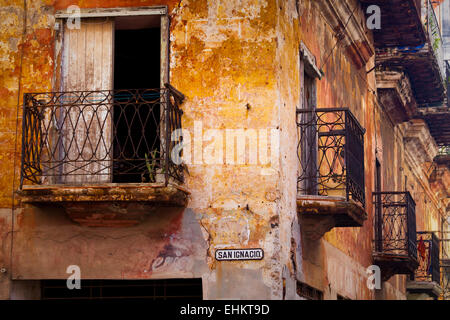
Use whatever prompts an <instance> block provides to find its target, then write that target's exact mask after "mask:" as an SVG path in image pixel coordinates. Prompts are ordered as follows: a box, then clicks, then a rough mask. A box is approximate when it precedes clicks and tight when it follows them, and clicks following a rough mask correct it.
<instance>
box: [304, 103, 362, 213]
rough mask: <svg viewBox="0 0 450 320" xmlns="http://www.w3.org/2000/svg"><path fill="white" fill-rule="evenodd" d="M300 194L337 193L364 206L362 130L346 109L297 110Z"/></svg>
mask: <svg viewBox="0 0 450 320" xmlns="http://www.w3.org/2000/svg"><path fill="white" fill-rule="evenodd" d="M297 117H298V119H297V126H298V129H299V144H298V151H297V154H298V158H299V160H300V166H301V171H300V172H301V174H300V177H299V178H298V191H299V192H300V193H301V194H308V195H310V194H319V195H340V194H343V193H345V195H346V198H347V200H349V199H353V200H355V201H357V202H359V203H360V204H361V205H362V206H363V207H364V206H365V193H364V133H365V130H364V129H363V128H362V127H361V126H360V124H359V123H358V120H357V119H356V118H355V116H354V115H353V114H352V113H351V112H350V110H348V109H317V110H297Z"/></svg>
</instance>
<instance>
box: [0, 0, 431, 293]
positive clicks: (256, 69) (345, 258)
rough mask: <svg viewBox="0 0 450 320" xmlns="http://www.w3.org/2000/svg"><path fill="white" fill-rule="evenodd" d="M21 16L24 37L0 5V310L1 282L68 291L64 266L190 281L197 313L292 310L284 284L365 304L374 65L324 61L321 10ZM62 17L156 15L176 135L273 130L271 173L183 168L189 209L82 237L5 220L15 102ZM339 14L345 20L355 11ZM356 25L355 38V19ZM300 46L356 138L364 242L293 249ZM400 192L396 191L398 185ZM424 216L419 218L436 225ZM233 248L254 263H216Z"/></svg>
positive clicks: (58, 215)
mask: <svg viewBox="0 0 450 320" xmlns="http://www.w3.org/2000/svg"><path fill="white" fill-rule="evenodd" d="M26 3H27V13H28V14H27V28H26V33H25V34H22V32H23V23H22V21H23V17H24V16H23V14H24V10H23V1H10V0H9V1H0V37H1V38H0V68H1V72H0V99H1V101H2V103H1V104H0V121H1V124H2V126H1V129H0V130H1V131H0V138H1V139H0V148H1V150H0V168H1V172H2V175H1V177H0V207H3V208H5V209H2V210H3V211H0V239H1V241H2V242H1V246H0V267H1V266H2V265H7V266H8V265H10V262H11V259H10V252H11V247H10V244H11V229H12V228H11V225H12V223H13V222H12V217H13V216H14V242H13V259H12V269H11V270H10V269H9V268H8V272H7V274H0V298H8V297H9V295H10V293H9V291H10V289H9V288H10V287H14V285H13V284H14V282H11V281H9V279H10V278H11V277H12V278H13V279H44V278H66V277H67V274H66V273H65V270H66V268H67V266H68V265H70V264H78V265H80V266H81V270H82V277H85V278H103V279H105V278H106V279H121V278H127V279H146V278H173V277H202V278H203V291H204V298H206V299H215V298H231V299H282V298H286V299H294V298H297V295H296V292H295V291H296V289H295V287H296V285H295V282H296V280H299V281H303V282H306V283H308V284H310V285H312V286H314V287H316V288H318V289H320V290H323V291H324V295H325V298H328V299H335V298H336V295H337V294H340V295H343V296H345V297H348V298H352V299H372V298H374V297H375V295H374V293H373V292H371V291H370V290H368V289H367V287H366V285H365V284H366V278H365V277H364V275H365V274H364V272H365V269H366V268H367V267H368V266H369V265H371V264H372V258H371V254H372V238H373V231H372V229H373V227H372V226H373V217H372V215H373V210H372V206H371V201H369V200H370V197H371V191H372V190H373V187H374V180H373V177H374V163H375V148H376V146H377V144H376V141H379V143H380V141H383V139H382V138H381V137H380V136H377V137H376V130H375V124H376V123H377V122H379V121H384V120H383V117H382V116H380V115H379V114H377V116H376V117H375V114H376V113H375V112H374V108H375V107H374V101H373V100H374V95H373V89H374V88H375V74H374V72H371V73H369V74H367V72H366V71H367V70H370V69H372V67H373V65H374V59H373V57H372V58H370V59H369V60H368V62H367V64H366V65H365V66H364V67H362V68H360V67H358V65H357V63H355V61H354V60H353V59H352V55H351V54H350V53H351V52H352V51H351V50H352V48H349V47H347V46H346V45H343V44H339V45H338V46H336V48H334V45H335V42H336V30H333V28H332V26H331V25H330V21H329V19H328V18H327V17H325V16H324V14H323V12H322V10H321V5H324V3H325V0H320V1H312V0H303V1H294V0H227V1H219V0H217V1H211V0H209V1H207V0H159V1H158V0H142V1H137V0H106V1H94V0H91V1H87V0H85V1H83V0H78V1H77V0H27V1H26ZM72 4H75V5H78V6H80V7H82V8H96V7H103V8H107V7H132V6H151V5H168V8H169V13H170V17H171V25H170V80H171V84H172V85H173V86H174V87H175V88H177V89H178V90H180V91H181V92H182V93H183V94H185V95H186V100H185V102H184V104H183V105H182V109H183V111H184V116H183V119H182V121H183V128H185V129H188V130H189V131H190V132H191V134H202V133H205V132H206V131H207V130H208V129H274V130H277V131H278V132H279V138H278V139H279V140H278V141H279V142H280V150H279V152H278V155H279V158H278V160H277V161H276V162H275V163H272V166H271V167H269V166H265V167H262V166H258V165H205V164H201V163H202V161H201V160H202V159H194V161H197V162H194V164H192V165H189V172H190V175H189V176H188V177H187V181H186V184H185V188H186V189H187V190H189V191H190V192H191V195H190V202H189V205H188V208H187V209H185V210H179V209H176V208H167V209H165V210H160V211H158V213H157V214H156V215H154V216H152V217H150V218H149V219H148V220H146V221H145V222H144V223H142V224H140V225H138V226H135V227H129V228H119V229H111V228H88V227H81V226H78V225H76V224H74V223H73V222H71V221H70V220H69V219H68V218H67V217H66V216H65V215H64V214H63V213H62V212H61V211H58V210H39V209H36V208H30V207H16V208H14V215H12V214H11V207H12V204H13V197H12V194H13V190H15V189H17V187H18V181H17V179H18V176H19V171H18V170H19V165H20V152H19V149H18V148H17V149H16V146H20V128H21V125H20V124H21V109H19V112H18V114H19V117H18V118H17V116H16V115H17V107H18V105H19V106H20V105H21V101H22V93H23V92H36V91H49V90H52V86H51V84H52V80H53V78H54V74H53V69H54V65H55V63H54V60H55V59H54V57H53V54H54V47H53V46H54V36H55V34H54V31H53V23H54V18H53V16H52V14H53V12H54V10H62V9H65V8H67V7H68V6H69V5H72ZM348 4H349V6H350V8H354V7H355V6H356V5H357V2H356V0H351V1H348ZM355 12H356V13H355V15H356V19H357V20H361V24H363V21H364V14H363V12H362V10H361V9H360V8H359V9H358V10H356V11H355ZM368 35H369V36H370V33H368ZM300 41H303V42H304V43H305V44H306V46H307V47H308V49H309V50H310V51H311V52H312V53H313V55H314V56H315V58H316V62H317V65H318V66H319V67H323V71H324V74H325V75H324V77H323V79H322V80H320V81H319V80H318V81H317V105H318V107H348V108H350V109H351V110H352V112H353V113H354V114H355V115H356V117H357V118H358V120H359V122H360V123H361V125H362V126H363V127H365V128H366V135H365V149H366V152H365V161H366V162H365V168H366V198H367V200H368V201H367V212H368V213H369V218H368V220H367V221H366V222H365V224H364V226H363V227H362V228H340V229H333V230H332V231H331V232H329V233H327V234H326V235H325V236H324V238H323V239H321V240H320V241H316V242H312V241H310V240H306V239H302V237H301V226H300V227H299V225H298V221H297V214H296V202H295V199H296V182H297V181H296V180H297V176H298V172H297V161H298V159H297V155H296V152H293V150H296V148H297V139H298V138H297V131H296V124H295V116H296V114H295V110H296V108H298V107H299V100H300V97H299V92H300V85H301V83H302V81H303V79H302V77H301V76H300V74H299V69H300V68H299V46H300ZM370 41H372V40H370ZM358 46H360V47H362V45H361V44H358ZM333 48H334V50H333ZM332 50H333V51H332ZM361 51H362V49H361ZM22 54H23V56H22ZM326 59H328V60H327V63H326V64H325V60H326ZM21 61H23V63H21ZM21 66H22V67H21ZM21 70H22V71H21ZM21 73H22V76H21V77H20V74H21ZM19 79H20V90H19ZM18 100H19V101H18ZM247 106H249V108H248V107H247ZM17 121H18V123H19V126H18V127H16V122H17ZM196 121H202V125H203V132H200V133H199V132H194V124H195V122H196ZM16 128H19V131H18V133H19V134H18V135H16ZM377 128H378V129H377V130H378V134H380V132H384V133H382V134H384V135H385V134H387V133H388V132H389V134H390V132H391V130H392V128H388V129H380V128H379V126H378V127H377ZM397 137H399V135H398V134H397ZM16 138H17V140H16ZM197 138H198V137H197ZM384 138H385V137H384ZM252 142H255V141H252ZM206 144H207V143H206ZM401 145H402V144H401V141H398V143H397V144H396V145H395V146H394V147H395V148H396V149H395V153H394V151H392V150H390V148H391V146H390V145H389V146H387V145H386V146H384V148H383V152H384V153H383V154H384V160H383V161H384V162H391V161H394V162H395V161H396V160H395V159H398V160H401V161H402V163H403V161H405V160H404V158H403V154H404V151H403V150H402V147H401ZM195 156H196V155H195V153H194V157H195ZM393 159H394V160H393ZM14 164H15V166H14ZM386 166H388V164H386ZM402 166H403V165H402ZM398 170H400V168H398V167H395V166H394V167H393V168H392V171H391V169H389V170H388V171H387V172H386V173H385V179H386V181H389V184H391V183H392V182H391V181H392V180H395V178H394V176H395V174H394V173H393V172H395V171H398ZM408 170H409V169H408ZM14 173H15V174H14ZM411 175H412V174H411ZM14 178H15V179H14ZM400 181H401V179H400V178H398V180H397V182H396V184H397V185H399V184H400ZM408 181H414V180H408ZM13 183H14V185H13ZM431 199H435V198H433V197H431ZM433 201H435V200H433ZM435 203H437V202H436V201H435V202H433V204H432V205H431V204H430V206H431V207H432V208H433V209H432V210H435V211H436V210H437V209H434V208H435V207H436V208H437V205H436V204H435ZM419 205H420V204H419ZM433 212H434V211H433ZM434 217H436V215H434ZM433 219H435V218H433ZM418 221H420V225H421V226H423V227H424V228H425V227H430V228H431V227H434V222H423V221H422V220H420V219H418ZM433 221H434V220H433ZM418 230H420V228H418ZM231 247H236V248H241V247H247V248H263V249H264V251H265V258H264V260H262V261H256V262H255V261H253V262H218V261H216V260H215V259H214V252H215V250H216V249H219V248H231ZM244 279H245V281H244ZM283 280H285V281H283ZM244 283H245V284H244ZM283 283H285V285H286V287H285V288H283ZM404 283H405V277H404V276H398V277H393V278H392V279H391V280H390V281H389V282H387V283H385V284H384V286H383V287H384V288H383V290H382V293H380V295H381V296H382V297H383V298H388V299H393V298H404V297H405V286H404ZM15 287H18V286H15ZM19 287H20V286H19ZM23 290H24V289H23V288H22V287H21V288H20V290H19V289H17V290H16V291H15V293H14V292H13V294H12V295H11V297H15V296H16V297H18V296H21V293H20V292H22V291H23ZM13 291H14V290H13ZM283 292H285V295H284V296H283Z"/></svg>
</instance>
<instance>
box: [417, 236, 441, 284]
mask: <svg viewBox="0 0 450 320" xmlns="http://www.w3.org/2000/svg"><path fill="white" fill-rule="evenodd" d="M417 257H418V260H419V267H418V268H417V270H416V272H415V275H414V280H416V281H426V282H431V281H434V282H436V283H438V284H439V283H440V281H441V276H440V270H439V239H438V237H437V236H436V235H435V234H434V232H417Z"/></svg>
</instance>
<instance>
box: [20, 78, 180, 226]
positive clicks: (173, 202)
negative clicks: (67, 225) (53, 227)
mask: <svg viewBox="0 0 450 320" xmlns="http://www.w3.org/2000/svg"><path fill="white" fill-rule="evenodd" d="M183 99H184V96H183V95H182V94H181V93H180V92H178V91H177V90H176V89H175V88H173V87H172V86H171V85H169V84H167V85H166V87H165V88H161V89H145V90H115V91H114V90H107V91H77V92H49V93H28V94H25V96H24V107H23V131H22V167H21V183H20V190H19V195H20V200H21V202H22V203H24V204H30V205H34V206H43V207H48V206H59V207H63V208H64V210H65V212H66V214H67V215H68V216H69V217H70V218H71V219H72V220H74V221H76V222H78V223H80V224H82V225H88V226H129V225H134V224H137V223H139V222H140V221H142V219H144V218H145V216H146V215H147V214H150V213H151V212H152V211H153V210H155V208H156V207H159V206H170V207H184V206H185V205H186V201H187V195H188V193H187V191H185V190H184V189H183V188H182V186H181V184H182V183H183V173H184V171H185V167H184V165H182V164H181V165H177V164H175V162H174V161H172V159H171V158H170V153H171V150H172V148H173V147H174V144H175V143H177V142H173V141H172V139H171V138H172V137H171V135H172V132H173V131H174V130H176V129H178V128H181V115H182V111H181V109H180V104H181V103H182V101H183ZM176 162H177V161H176Z"/></svg>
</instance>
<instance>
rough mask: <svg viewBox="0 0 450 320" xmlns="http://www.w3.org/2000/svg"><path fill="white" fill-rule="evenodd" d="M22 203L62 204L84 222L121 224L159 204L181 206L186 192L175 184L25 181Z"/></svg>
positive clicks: (137, 219)
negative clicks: (96, 183) (32, 183)
mask: <svg viewBox="0 0 450 320" xmlns="http://www.w3.org/2000/svg"><path fill="white" fill-rule="evenodd" d="M18 195H19V199H20V202H21V203H22V204H25V205H28V206H30V205H31V206H37V207H41V208H46V207H47V208H48V207H54V208H63V209H64V210H65V212H66V214H67V215H68V216H69V218H71V219H72V220H73V221H75V222H77V223H79V224H81V225H84V226H91V227H93V226H96V227H124V226H132V225H136V224H138V223H140V222H142V221H143V220H144V219H145V217H146V216H148V215H149V214H151V213H152V212H153V211H154V210H156V209H157V208H160V207H174V208H184V207H186V205H187V201H188V196H189V192H188V191H186V190H185V189H183V188H182V187H180V186H177V185H171V184H169V185H167V186H166V185H165V184H157V183H154V184H150V183H148V184H147V183H145V184H143V183H129V184H117V183H105V184H101V185H82V186H74V185H24V186H23V188H22V190H20V191H18Z"/></svg>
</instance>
